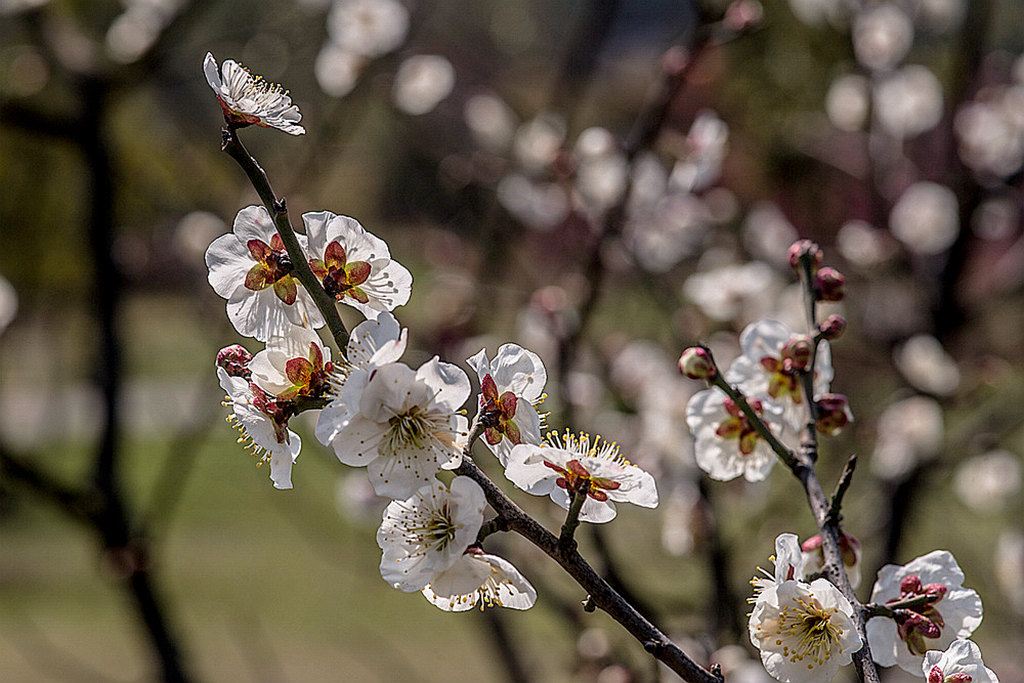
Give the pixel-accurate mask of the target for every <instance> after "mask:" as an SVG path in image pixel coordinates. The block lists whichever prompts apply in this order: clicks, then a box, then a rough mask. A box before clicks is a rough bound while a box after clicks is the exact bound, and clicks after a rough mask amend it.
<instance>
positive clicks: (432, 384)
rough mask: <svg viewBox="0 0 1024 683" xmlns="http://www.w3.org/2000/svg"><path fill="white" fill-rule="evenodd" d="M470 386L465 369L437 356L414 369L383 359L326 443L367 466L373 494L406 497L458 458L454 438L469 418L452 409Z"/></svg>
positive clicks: (345, 459)
mask: <svg viewBox="0 0 1024 683" xmlns="http://www.w3.org/2000/svg"><path fill="white" fill-rule="evenodd" d="M469 392H470V386H469V378H468V377H466V373H464V372H463V371H462V370H460V369H459V368H458V367H457V366H455V365H452V364H450V363H442V362H440V361H439V360H438V359H437V357H436V356H435V357H434V358H433V359H432V360H430V361H427V362H426V363H424V364H423V365H421V366H420V368H419V369H418V370H415V371H414V370H412V369H411V368H409V367H408V366H406V365H403V364H401V363H391V364H389V365H385V366H383V367H381V368H378V369H377V370H376V371H375V372H374V373H373V375H372V376H371V377H370V379H369V380H368V381H367V382H366V386H365V387H364V388H363V390H362V392H360V395H359V401H358V405H354V406H350V409H351V411H352V413H351V416H350V417H349V419H348V420H347V421H346V422H345V424H343V425H342V426H341V428H340V429H339V430H338V432H337V434H336V436H335V438H334V439H333V440H332V441H331V446H332V447H333V448H334V453H335V455H337V456H338V459H339V460H340V461H341V462H342V463H344V464H346V465H351V466H353V467H362V466H365V467H366V468H367V474H368V475H369V478H370V483H371V484H373V490H374V491H376V492H377V495H379V496H385V497H387V498H392V499H395V500H402V499H405V498H408V497H409V496H411V495H412V494H413V493H415V492H416V490H417V489H419V488H420V487H421V486H423V485H424V484H426V483H428V482H430V481H431V480H432V479H433V478H434V475H436V474H437V473H438V471H440V470H441V468H454V467H458V465H459V463H460V462H462V453H461V452H460V450H459V448H458V442H459V441H460V439H462V438H464V435H465V433H466V430H467V426H468V424H467V421H466V418H465V417H464V416H462V415H460V414H458V413H456V411H457V410H458V409H459V408H460V407H461V406H462V404H463V403H465V401H466V398H468V396H469Z"/></svg>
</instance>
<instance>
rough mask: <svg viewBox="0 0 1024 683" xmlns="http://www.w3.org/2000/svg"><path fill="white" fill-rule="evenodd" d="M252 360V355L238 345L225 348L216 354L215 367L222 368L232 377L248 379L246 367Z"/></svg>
mask: <svg viewBox="0 0 1024 683" xmlns="http://www.w3.org/2000/svg"><path fill="white" fill-rule="evenodd" d="M251 360H252V354H251V353H249V352H248V351H246V350H245V347H244V346H242V345H240V344H232V345H231V346H225V347H224V348H223V349H221V350H220V351H218V352H217V367H218V368H224V371H225V372H227V373H228V374H229V375H231V376H232V377H243V378H245V379H249V376H250V374H251V373H250V372H249V368H248V367H246V366H248V364H249V361H251Z"/></svg>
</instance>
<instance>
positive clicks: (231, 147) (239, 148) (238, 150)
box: [221, 126, 348, 350]
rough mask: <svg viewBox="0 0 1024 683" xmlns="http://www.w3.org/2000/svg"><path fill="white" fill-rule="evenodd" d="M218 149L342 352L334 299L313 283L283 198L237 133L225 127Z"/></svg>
mask: <svg viewBox="0 0 1024 683" xmlns="http://www.w3.org/2000/svg"><path fill="white" fill-rule="evenodd" d="M221 149H223V150H224V151H225V152H227V153H228V155H229V156H230V157H231V158H232V159H234V160H235V161H236V162H238V165H239V166H241V167H242V170H243V171H245V175H246V176H247V177H248V178H249V182H250V183H252V186H253V188H254V189H255V190H256V194H258V195H259V197H260V201H262V202H263V206H264V207H265V208H266V209H267V213H269V214H270V217H271V219H272V220H273V221H274V225H275V226H276V227H277V233H278V234H279V235H280V236H281V241H282V242H284V246H285V248H286V249H287V250H288V256H289V257H290V258H291V261H292V267H293V268H294V270H293V271H292V272H293V274H294V275H295V277H296V278H297V279H298V281H299V282H301V283H302V286H303V287H305V289H306V291H307V292H309V295H310V296H311V297H312V298H313V302H314V303H315V304H316V307H317V308H318V309H320V312H321V313H322V314H323V316H324V319H325V320H326V321H327V327H328V329H330V331H331V335H332V336H333V337H334V342H335V344H337V345H338V349H340V350H344V349H345V346H346V345H347V344H348V330H347V329H346V328H345V324H344V323H343V322H342V321H341V316H340V315H338V308H337V306H336V305H335V303H334V299H333V298H331V296H330V295H329V294H328V293H327V292H326V291H324V288H323V287H322V286H321V285H320V281H319V280H317V279H316V275H314V274H313V271H312V270H310V268H309V263H308V262H307V258H308V257H307V256H306V254H305V253H303V251H302V247H300V246H299V240H298V238H296V236H295V230H294V229H293V228H292V223H291V220H290V219H289V218H288V209H287V206H286V205H285V200H284V199H283V198H282V199H278V198H277V195H276V194H274V189H273V188H272V187H271V186H270V179H269V178H267V173H266V171H264V170H263V168H262V167H261V166H260V165H259V164H258V163H257V162H256V160H255V159H254V158H253V157H252V155H251V154H249V151H248V150H247V149H246V148H245V146H244V145H243V144H242V141H241V140H240V139H239V138H238V131H236V130H235V129H234V128H233V127H231V126H228V127H225V128H224V130H223V131H222V141H221Z"/></svg>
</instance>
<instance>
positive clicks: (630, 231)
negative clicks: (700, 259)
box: [625, 192, 711, 273]
mask: <svg viewBox="0 0 1024 683" xmlns="http://www.w3.org/2000/svg"><path fill="white" fill-rule="evenodd" d="M710 221H711V216H710V214H709V213H708V208H707V205H706V204H705V203H704V200H702V199H701V198H700V197H698V196H696V195H693V194H690V193H689V192H672V193H670V194H666V195H664V196H663V197H661V198H660V199H659V200H657V202H656V203H655V204H654V206H651V207H648V208H646V209H643V210H639V211H631V212H630V215H629V218H628V222H627V224H626V229H625V241H626V244H627V245H628V246H629V249H630V250H631V251H632V253H633V256H634V257H635V258H636V260H637V263H639V264H640V266H641V267H642V268H644V269H645V270H647V271H649V272H652V273H663V272H666V271H667V270H669V269H670V268H672V266H674V265H676V264H677V263H679V261H681V260H682V259H684V258H686V257H687V256H691V255H693V254H694V253H696V252H697V250H698V249H699V248H700V246H701V244H702V243H703V241H704V236H705V235H706V234H707V231H708V228H709V227H710Z"/></svg>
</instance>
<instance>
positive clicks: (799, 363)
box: [782, 334, 814, 371]
mask: <svg viewBox="0 0 1024 683" xmlns="http://www.w3.org/2000/svg"><path fill="white" fill-rule="evenodd" d="M813 352H814V342H812V341H811V338H810V337H808V336H806V335H802V334H799V335H796V336H794V337H791V338H790V340H789V341H788V342H786V345H785V346H783V347H782V357H783V359H789V360H791V361H793V363H792V368H793V370H797V371H803V370H806V369H807V366H808V365H810V363H811V354H812V353H813Z"/></svg>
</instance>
